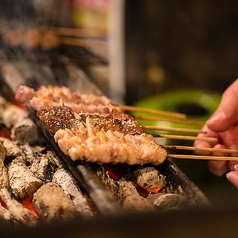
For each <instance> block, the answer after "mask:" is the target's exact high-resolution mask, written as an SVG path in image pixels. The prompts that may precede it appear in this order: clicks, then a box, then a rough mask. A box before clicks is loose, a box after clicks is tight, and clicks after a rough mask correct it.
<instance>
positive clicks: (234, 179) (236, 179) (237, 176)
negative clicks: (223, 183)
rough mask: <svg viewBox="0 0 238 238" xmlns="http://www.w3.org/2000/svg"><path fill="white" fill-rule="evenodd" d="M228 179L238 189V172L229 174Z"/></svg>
mask: <svg viewBox="0 0 238 238" xmlns="http://www.w3.org/2000/svg"><path fill="white" fill-rule="evenodd" d="M226 178H227V180H228V181H229V182H230V183H232V184H233V185H234V186H235V187H236V188H237V189H238V171H231V172H229V173H227V174H226Z"/></svg>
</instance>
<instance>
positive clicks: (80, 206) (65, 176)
mask: <svg viewBox="0 0 238 238" xmlns="http://www.w3.org/2000/svg"><path fill="white" fill-rule="evenodd" d="M52 181H53V182H56V183H57V184H58V185H59V186H60V187H61V188H62V189H63V190H64V192H65V193H66V194H67V195H68V196H69V197H70V198H71V200H72V202H73V203H74V205H75V207H76V210H77V211H78V213H79V214H80V215H81V216H83V217H86V218H87V217H92V216H93V215H95V211H93V209H92V204H90V202H89V199H88V198H87V197H86V196H85V195H84V194H83V193H82V192H81V190H80V189H79V184H78V183H77V182H76V181H75V179H74V178H73V176H72V175H71V174H70V173H69V172H68V171H66V170H65V169H62V168H60V169H58V170H57V171H56V172H55V173H54V177H53V180H52Z"/></svg>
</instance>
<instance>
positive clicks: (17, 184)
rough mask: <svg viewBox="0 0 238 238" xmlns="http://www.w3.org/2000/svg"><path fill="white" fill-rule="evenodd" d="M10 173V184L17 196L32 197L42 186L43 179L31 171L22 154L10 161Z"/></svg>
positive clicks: (21, 197)
mask: <svg viewBox="0 0 238 238" xmlns="http://www.w3.org/2000/svg"><path fill="white" fill-rule="evenodd" d="M8 175H9V183H10V186H11V188H12V190H13V191H14V194H15V195H16V197H18V198H20V199H25V198H28V197H31V196H32V195H33V193H35V192H36V191H37V189H38V188H40V187H41V186H42V181H41V180H40V179H38V178H37V177H36V176H35V175H34V174H33V173H32V172H31V171H30V169H29V168H28V167H27V166H26V161H25V159H24V158H23V157H22V156H19V157H17V158H15V159H14V160H13V161H12V162H11V163H10V165H9V166H8Z"/></svg>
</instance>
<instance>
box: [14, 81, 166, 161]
mask: <svg viewBox="0 0 238 238" xmlns="http://www.w3.org/2000/svg"><path fill="white" fill-rule="evenodd" d="M16 99H17V100H19V101H20V102H24V103H29V104H30V106H32V107H33V108H34V109H35V110H36V111H37V116H38V118H39V119H40V120H41V121H42V123H43V124H44V125H45V126H46V128H47V129H48V131H49V132H50V133H51V135H52V136H54V139H55V141H56V142H57V143H58V146H59V147H60V149H61V150H62V151H63V152H64V153H65V154H66V155H68V156H70V158H71V159H72V160H82V159H84V160H85V159H86V160H88V161H90V162H98V163H113V164H115V163H128V164H131V165H132V164H145V163H153V164H156V165H157V164H160V163H162V162H163V161H164V160H165V158H166V155H167V153H166V151H165V150H164V149H163V148H161V147H160V146H158V145H157V144H156V143H155V141H154V138H153V136H152V135H149V134H146V133H144V131H143V128H142V126H141V125H139V124H138V123H137V122H136V121H135V120H134V118H133V117H131V116H129V115H128V114H125V113H124V112H123V111H122V110H121V109H120V108H119V107H117V106H116V105H114V104H113V103H112V101H111V100H110V99H108V98H107V97H105V96H95V95H78V94H76V93H75V92H73V91H72V90H71V89H69V88H66V87H56V86H48V87H45V86H42V87H40V88H39V90H36V91H35V90H34V89H32V88H29V87H27V86H20V87H19V88H18V90H17V92H16Z"/></svg>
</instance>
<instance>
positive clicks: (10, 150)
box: [0, 138, 22, 157]
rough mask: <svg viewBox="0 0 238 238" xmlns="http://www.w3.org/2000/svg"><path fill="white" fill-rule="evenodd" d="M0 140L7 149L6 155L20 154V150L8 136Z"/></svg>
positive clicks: (15, 155)
mask: <svg viewBox="0 0 238 238" xmlns="http://www.w3.org/2000/svg"><path fill="white" fill-rule="evenodd" d="M0 141H2V142H3V145H4V147H5V148H6V150H7V152H6V157H17V156H20V155H22V151H21V149H20V148H19V147H18V145H17V144H16V142H15V141H12V140H10V139H8V138H0Z"/></svg>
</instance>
